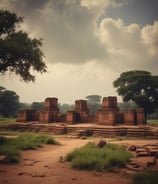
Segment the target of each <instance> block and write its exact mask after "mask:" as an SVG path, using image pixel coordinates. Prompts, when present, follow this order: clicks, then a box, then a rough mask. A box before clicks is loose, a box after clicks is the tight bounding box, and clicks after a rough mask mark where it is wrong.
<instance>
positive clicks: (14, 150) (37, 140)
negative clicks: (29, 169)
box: [0, 133, 59, 163]
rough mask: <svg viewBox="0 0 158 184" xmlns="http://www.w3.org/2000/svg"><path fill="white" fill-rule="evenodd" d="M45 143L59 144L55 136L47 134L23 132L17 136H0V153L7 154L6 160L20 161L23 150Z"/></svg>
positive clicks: (35, 147)
mask: <svg viewBox="0 0 158 184" xmlns="http://www.w3.org/2000/svg"><path fill="white" fill-rule="evenodd" d="M43 144H55V145H59V142H57V141H56V140H55V139H54V138H53V137H51V136H47V135H40V134H33V133H23V134H20V135H18V136H17V137H16V138H6V137H4V136H0V155H5V156H6V159H5V160H4V162H7V163H10V162H18V161H19V159H20V151H21V150H29V149H37V148H38V147H42V146H43Z"/></svg>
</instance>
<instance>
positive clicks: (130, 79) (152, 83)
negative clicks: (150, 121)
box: [113, 70, 158, 115]
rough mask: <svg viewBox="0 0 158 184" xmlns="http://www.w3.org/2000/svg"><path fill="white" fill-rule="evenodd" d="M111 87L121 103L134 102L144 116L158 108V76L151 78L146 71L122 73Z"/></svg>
mask: <svg viewBox="0 0 158 184" xmlns="http://www.w3.org/2000/svg"><path fill="white" fill-rule="evenodd" d="M113 85H114V87H115V88H117V92H118V94H119V95H121V96H122V97H123V101H125V102H128V101H130V100H132V101H134V102H135V103H136V104H137V105H138V106H139V107H141V108H144V111H145V115H147V114H150V113H152V112H154V110H155V109H156V108H157V107H158V76H152V75H151V73H150V72H148V71H140V70H134V71H128V72H123V73H122V74H121V75H120V77H119V78H118V79H116V80H115V81H114V82H113Z"/></svg>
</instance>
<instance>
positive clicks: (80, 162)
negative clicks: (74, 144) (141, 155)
mask: <svg viewBox="0 0 158 184" xmlns="http://www.w3.org/2000/svg"><path fill="white" fill-rule="evenodd" d="M131 156H132V155H131V153H129V152H128V151H127V150H126V149H125V148H124V147H123V146H118V145H115V144H106V145H105V146H104V147H103V148H98V147H97V146H96V145H95V144H93V143H88V144H86V145H85V146H83V147H81V148H77V149H75V150H74V151H72V152H71V153H68V154H67V155H66V157H65V160H67V161H70V162H71V164H72V167H73V168H77V169H86V170H91V169H95V170H104V169H108V170H111V169H113V168H115V167H123V166H124V165H125V162H126V161H128V160H129V159H130V157H131Z"/></svg>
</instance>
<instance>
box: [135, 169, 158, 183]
mask: <svg viewBox="0 0 158 184" xmlns="http://www.w3.org/2000/svg"><path fill="white" fill-rule="evenodd" d="M133 183H134V184H156V183H158V170H156V171H142V172H138V173H136V174H134V176H133Z"/></svg>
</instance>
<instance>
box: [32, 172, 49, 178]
mask: <svg viewBox="0 0 158 184" xmlns="http://www.w3.org/2000/svg"><path fill="white" fill-rule="evenodd" d="M31 176H32V177H45V176H46V175H45V173H33V174H32V175H31Z"/></svg>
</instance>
